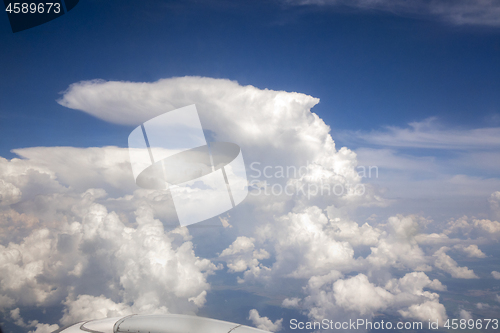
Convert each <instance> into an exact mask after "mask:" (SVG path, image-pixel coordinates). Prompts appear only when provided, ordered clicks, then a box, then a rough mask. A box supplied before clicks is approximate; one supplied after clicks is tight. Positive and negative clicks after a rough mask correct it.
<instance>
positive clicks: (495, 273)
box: [491, 271, 500, 280]
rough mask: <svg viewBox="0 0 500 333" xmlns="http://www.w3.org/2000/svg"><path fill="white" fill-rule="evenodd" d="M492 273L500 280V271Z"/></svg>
mask: <svg viewBox="0 0 500 333" xmlns="http://www.w3.org/2000/svg"><path fill="white" fill-rule="evenodd" d="M491 275H493V277H494V278H495V279H497V280H500V272H497V271H492V272H491Z"/></svg>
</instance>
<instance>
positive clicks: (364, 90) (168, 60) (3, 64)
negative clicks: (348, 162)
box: [0, 0, 500, 157]
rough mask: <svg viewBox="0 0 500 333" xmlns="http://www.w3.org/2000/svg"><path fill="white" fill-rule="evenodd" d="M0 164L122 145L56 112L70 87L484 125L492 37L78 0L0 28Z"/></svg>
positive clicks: (495, 103) (498, 43) (78, 118)
mask: <svg viewBox="0 0 500 333" xmlns="http://www.w3.org/2000/svg"><path fill="white" fill-rule="evenodd" d="M0 39H1V44H2V48H1V50H0V78H1V81H0V82H1V83H0V84H1V86H0V131H1V132H2V135H1V139H0V156H3V157H13V154H11V153H9V151H10V150H11V149H14V148H21V147H30V146H56V145H57V146H66V145H72V146H81V147H88V146H104V145H119V146H126V138H127V136H128V133H129V131H130V128H128V127H123V126H118V125H113V124H107V123H104V122H103V121H101V120H97V119H94V118H92V117H91V116H89V115H87V114H84V113H81V112H79V111H74V110H69V109H66V108H64V107H62V106H60V105H58V104H57V103H56V100H57V99H58V98H59V97H60V96H61V95H60V92H62V91H64V90H65V89H66V88H67V87H68V86H69V85H70V84H71V83H74V82H78V81H81V80H90V79H104V80H125V81H156V80H158V79H161V78H167V77H173V76H184V75H197V76H208V77H216V78H228V79H231V80H237V81H238V82H239V83H240V84H243V85H246V84H251V85H254V86H257V87H259V88H269V89H274V90H286V91H297V92H302V93H306V94H309V95H312V96H315V97H319V98H320V99H321V102H320V104H319V105H318V106H316V107H315V108H314V112H316V113H318V114H319V115H320V116H321V117H322V118H323V119H324V120H325V121H326V122H327V123H328V124H329V125H330V126H331V127H332V129H333V132H334V133H332V134H333V137H334V139H335V131H336V130H365V131H369V130H371V129H379V128H380V127H381V126H385V125H397V126H404V125H405V124H406V123H408V122H411V121H421V120H423V119H425V118H428V117H431V116H437V117H439V118H440V119H441V121H442V122H443V123H444V124H446V125H447V126H452V127H462V128H471V127H485V126H496V125H498V123H495V121H494V119H498V116H496V117H495V115H498V114H499V113H500V93H498V92H499V91H500V28H495V27H480V26H458V25H453V24H450V23H445V22H443V21H440V20H438V19H435V18H433V17H425V16H401V15H393V14H390V13H388V12H381V11H379V12H376V11H359V10H354V9H346V8H337V7H336V8H330V7H316V6H284V5H283V4H282V3H280V2H278V1H237V2H232V1H218V2H216V1H182V2H180V1H159V0H154V1H144V2H143V1H130V0H120V1H101V0H81V1H80V3H79V4H78V6H77V7H75V9H74V10H72V11H70V12H69V13H67V14H66V15H63V16H62V17H60V18H58V19H56V20H54V21H51V22H48V23H46V24H43V25H41V26H38V27H35V28H32V29H29V30H25V31H22V32H19V33H15V34H14V33H12V31H11V30H10V26H9V23H8V19H7V15H6V14H4V15H0Z"/></svg>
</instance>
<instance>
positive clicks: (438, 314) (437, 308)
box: [399, 301, 447, 326]
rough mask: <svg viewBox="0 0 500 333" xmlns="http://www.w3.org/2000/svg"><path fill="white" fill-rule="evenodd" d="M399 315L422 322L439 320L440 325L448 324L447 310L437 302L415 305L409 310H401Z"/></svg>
mask: <svg viewBox="0 0 500 333" xmlns="http://www.w3.org/2000/svg"><path fill="white" fill-rule="evenodd" d="M399 313H400V314H401V315H402V316H403V317H409V318H415V319H419V320H422V321H428V320H431V321H432V322H434V321H436V320H438V321H439V325H440V326H441V325H443V324H444V323H445V322H446V319H447V316H446V309H445V308H444V305H443V304H440V303H437V302H435V301H427V302H424V303H422V304H414V305H412V306H410V307H409V308H408V310H400V311H399Z"/></svg>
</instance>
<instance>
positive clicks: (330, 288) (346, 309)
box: [304, 272, 447, 321]
mask: <svg viewBox="0 0 500 333" xmlns="http://www.w3.org/2000/svg"><path fill="white" fill-rule="evenodd" d="M445 288H446V287H445V286H443V285H442V284H441V282H439V281H438V280H430V279H429V277H427V275H426V274H425V273H423V272H413V273H408V274H406V275H405V276H404V277H402V278H400V279H390V280H389V281H387V283H386V285H385V286H377V285H376V284H374V283H372V282H370V281H369V279H368V277H367V276H366V275H364V274H358V275H356V276H353V277H350V278H347V279H338V280H336V281H335V282H334V283H333V284H332V283H330V284H325V285H323V286H320V287H319V288H316V289H313V288H309V294H310V295H309V296H307V297H306V298H305V299H304V306H305V307H304V309H305V310H307V311H308V315H309V316H310V317H311V318H313V319H315V320H321V319H323V318H337V319H339V320H340V319H342V320H345V318H359V316H360V315H363V316H365V317H368V318H369V317H371V316H373V314H374V313H375V312H380V311H386V312H387V311H388V312H389V313H391V312H396V313H398V314H399V315H401V316H403V317H407V318H414V319H422V318H424V317H425V320H428V319H434V320H435V319H439V320H440V321H441V320H442V319H446V318H447V316H446V311H445V308H444V306H443V305H442V304H440V303H439V295H438V294H437V293H434V292H430V291H428V290H424V289H434V290H440V291H443V290H445Z"/></svg>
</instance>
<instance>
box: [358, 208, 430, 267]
mask: <svg viewBox="0 0 500 333" xmlns="http://www.w3.org/2000/svg"><path fill="white" fill-rule="evenodd" d="M427 223H429V221H428V220H426V219H424V218H421V217H419V216H415V215H410V216H401V215H398V216H392V217H390V218H389V220H388V234H386V236H385V237H382V238H381V239H380V241H379V243H378V244H377V246H374V247H372V248H371V254H370V255H369V256H368V257H367V260H368V261H369V263H370V264H371V265H373V266H377V267H385V266H399V267H403V266H405V267H410V268H413V269H418V270H429V268H430V267H429V266H428V265H427V261H428V259H427V258H426V256H425V253H424V252H423V250H422V249H421V248H420V247H419V245H418V242H417V238H416V236H417V235H418V234H419V232H420V230H421V229H422V228H424V227H425V225H426V224H427Z"/></svg>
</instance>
